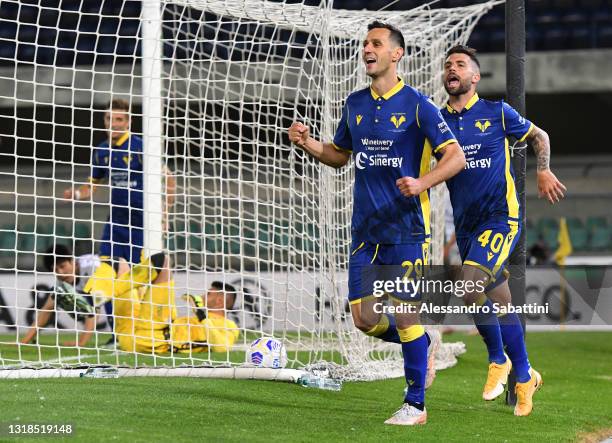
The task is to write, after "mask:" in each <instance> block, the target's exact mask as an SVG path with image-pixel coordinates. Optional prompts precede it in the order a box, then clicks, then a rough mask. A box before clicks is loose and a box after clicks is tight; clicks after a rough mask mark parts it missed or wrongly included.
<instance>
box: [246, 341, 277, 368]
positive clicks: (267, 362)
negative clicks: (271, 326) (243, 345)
mask: <svg viewBox="0 0 612 443" xmlns="http://www.w3.org/2000/svg"><path fill="white" fill-rule="evenodd" d="M246 362H247V363H248V364H249V365H252V366H257V367H259V368H274V369H280V368H284V367H285V366H286V365H287V350H286V349H285V345H283V342H281V341H280V340H277V339H275V338H270V337H262V338H258V339H257V340H255V341H254V342H253V343H251V346H249V349H248V350H247V353H246Z"/></svg>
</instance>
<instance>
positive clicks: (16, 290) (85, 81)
mask: <svg viewBox="0 0 612 443" xmlns="http://www.w3.org/2000/svg"><path fill="white" fill-rule="evenodd" d="M92 3H95V2H92ZM129 3H130V2H124V3H121V2H115V5H114V6H113V4H112V2H107V3H101V4H100V5H98V6H97V9H96V7H93V6H92V7H90V8H91V9H87V7H86V6H81V7H80V9H78V8H77V9H75V10H72V11H65V10H63V9H61V8H45V12H44V19H43V8H42V6H41V5H36V4H33V5H30V6H27V7H26V6H23V5H20V4H19V3H18V2H12V1H7V0H1V1H0V10H4V9H10V8H6V7H7V6H10V7H11V8H12V7H15V8H16V9H17V22H18V23H19V26H20V27H30V28H31V30H32V32H33V35H34V40H33V41H32V42H30V43H29V44H27V45H25V46H24V47H28V48H33V50H34V54H33V55H31V56H30V58H29V59H28V60H29V61H28V62H27V63H19V64H18V63H12V65H11V64H10V63H9V62H11V61H12V60H10V58H9V57H5V56H4V55H1V54H0V57H2V59H1V60H2V61H3V63H4V64H5V65H6V66H5V67H4V68H2V70H1V71H0V72H1V74H0V78H2V80H3V81H5V82H6V83H7V85H9V86H5V87H3V88H2V96H1V97H0V99H2V100H3V102H4V104H5V109H8V110H9V111H8V112H5V116H4V118H5V119H9V120H10V121H12V123H13V128H14V130H13V131H11V132H10V133H5V138H8V139H10V140H11V145H12V152H9V153H8V154H5V158H7V159H8V161H7V162H4V163H3V166H2V168H3V171H2V172H1V174H2V181H1V183H2V193H3V199H4V200H3V202H4V204H3V206H2V209H1V211H2V217H3V219H5V217H6V220H7V225H5V226H4V227H3V228H2V229H3V244H2V253H3V255H2V267H3V270H4V271H5V273H4V274H3V276H2V290H3V291H4V292H6V293H10V294H12V295H9V296H8V297H7V296H5V298H4V299H3V300H0V301H2V302H3V303H2V305H3V306H2V308H3V309H5V311H7V312H10V314H11V316H10V321H11V322H12V323H10V324H8V326H9V327H12V328H16V329H12V330H11V331H9V332H8V333H5V334H3V335H1V336H0V339H1V342H0V345H2V346H1V348H0V367H2V368H5V369H6V368H18V367H43V366H44V367H68V366H71V365H82V364H102V363H106V364H114V365H121V366H143V365H149V366H171V367H176V366H181V365H190V366H201V365H207V366H217V365H218V366H227V365H238V364H241V363H242V362H243V351H244V349H245V348H247V347H248V345H249V344H250V343H251V341H252V340H253V339H255V338H257V337H259V336H262V335H265V336H274V337H276V338H279V339H281V340H283V342H284V343H285V345H286V347H287V349H288V351H289V359H290V365H292V366H293V367H303V366H306V365H318V366H317V367H321V365H322V363H321V362H322V361H324V362H332V364H327V367H336V368H342V370H337V369H336V370H335V372H334V373H335V374H339V376H341V378H343V379H351V380H369V379H376V378H382V377H389V376H397V375H401V373H402V372H401V371H402V369H401V354H400V349H399V347H398V346H393V345H388V344H384V343H380V342H377V341H374V340H373V339H371V338H368V337H366V336H364V335H363V334H361V333H360V332H359V331H357V330H356V329H355V328H354V327H353V325H352V321H351V319H350V312H349V309H348V305H347V302H346V292H347V288H346V287H347V264H348V256H349V246H350V217H351V205H352V193H351V190H352V182H353V170H352V167H344V168H342V169H339V170H336V169H332V168H328V167H325V166H322V165H321V164H319V163H317V162H316V161H315V160H313V159H312V158H310V157H309V156H308V155H306V154H304V153H303V152H302V151H300V150H297V149H294V148H293V147H292V146H291V145H290V143H289V142H288V139H287V137H286V128H287V127H288V126H289V125H290V123H291V122H292V121H296V120H297V121H302V122H304V123H306V124H307V125H308V126H309V127H310V128H311V133H312V135H313V136H314V137H315V138H317V139H323V140H331V138H332V137H333V135H334V132H335V125H336V123H337V121H338V120H339V119H340V114H341V110H342V104H343V101H344V99H345V98H346V97H347V95H348V94H349V93H350V92H352V91H354V90H357V89H360V88H363V87H365V86H366V85H367V84H368V79H367V77H366V76H365V72H364V69H363V66H362V62H361V58H360V57H361V56H360V54H361V52H360V51H361V41H362V40H363V37H364V36H365V32H366V26H367V23H369V22H371V21H373V20H375V19H380V20H383V21H386V22H389V23H392V24H394V25H396V26H397V27H398V28H400V29H401V30H402V32H403V33H404V36H405V40H406V44H407V55H406V56H405V57H403V59H402V61H401V63H400V67H399V71H400V73H401V75H402V77H403V79H404V80H405V82H406V83H407V84H409V85H411V86H413V87H415V88H417V89H419V90H421V91H423V92H425V93H427V94H428V95H430V96H431V97H432V99H433V100H434V101H435V102H436V103H437V104H441V103H442V101H443V100H444V97H445V93H444V90H443V88H442V84H441V78H440V75H441V71H442V65H443V60H444V54H445V52H446V51H447V50H448V49H449V48H450V47H452V46H454V45H456V44H465V43H466V42H467V39H468V37H469V35H470V32H471V31H472V29H473V27H474V25H475V24H476V22H477V21H478V19H479V18H480V17H481V16H482V15H483V14H485V13H486V12H487V11H488V10H489V9H491V8H492V7H493V6H494V5H495V4H496V2H485V3H481V4H477V5H472V6H467V7H461V8H454V9H432V8H430V7H429V6H427V5H426V6H423V7H419V8H417V9H413V10H409V11H378V12H376V11H367V12H364V11H344V10H336V9H333V8H332V7H331V4H329V3H326V2H323V3H322V4H321V5H319V6H307V5H305V4H303V3H284V2H271V1H261V0H241V1H235V0H233V1H226V0H219V1H182V2H180V1H175V2H160V3H159V6H160V8H161V21H160V22H159V23H155V24H154V25H155V26H154V28H155V29H157V34H156V35H157V37H156V42H155V44H156V46H155V48H156V49H155V50H154V51H153V54H154V55H153V58H154V61H160V62H161V78H160V80H161V86H160V87H159V88H158V89H156V88H155V87H154V86H153V87H152V86H151V85H152V84H153V85H154V83H152V82H150V81H149V80H150V79H151V75H152V74H151V73H152V72H155V71H151V69H152V65H151V64H150V63H149V62H150V60H149V61H143V62H141V59H140V51H141V45H142V44H146V42H144V41H143V40H142V36H141V30H142V21H141V20H140V19H139V18H138V16H137V15H136V14H131V15H130V11H131V9H130V8H128V6H129ZM144 3H147V4H148V3H151V2H144ZM156 3H157V2H155V4H156ZM117 5H121V7H119V6H117ZM30 7H32V8H35V9H36V11H37V12H36V14H37V15H35V17H34V19H32V20H30V22H27V23H26V24H23V23H20V22H19V20H21V19H22V16H23V17H25V16H27V14H26V13H25V12H24V11H26V10H27V11H29V9H28V8H30ZM105 8H106V9H105ZM54 11H55V12H56V13H57V19H56V20H55V21H53V20H51V19H49V18H48V16H47V14H49V13H53V12H54ZM64 18H65V20H63V19H64ZM68 18H70V19H71V20H73V21H74V20H76V25H74V26H73V27H72V28H66V29H63V27H66V26H68V25H67V24H66V23H69V20H68ZM24 20H25V19H24ZM0 21H2V25H3V26H4V24H6V23H8V21H7V20H6V19H4V18H0ZM48 22H49V23H48ZM87 23H89V25H87V26H89V28H87V26H86V24H87ZM51 31H53V32H55V35H57V36H58V37H57V38H56V39H55V40H52V39H45V38H44V37H45V36H46V35H48V34H49V35H50V33H51ZM15 32H16V33H17V34H15V35H16V36H17V37H19V38H21V37H20V36H21V31H19V30H17V31H15ZM62 32H66V33H68V34H69V35H68V34H66V35H68V37H66V36H64V37H62V38H60V36H59V34H60V33H62ZM65 37H66V38H65ZM68 41H70V42H72V46H71V47H70V44H67V43H66V42H68ZM66 46H68V47H66ZM19 47H20V48H21V47H22V45H21V44H20V46H19ZM45 54H47V55H46V57H47V59H44V56H45ZM49 54H52V55H49ZM153 75H154V74H153ZM117 96H120V97H123V98H127V99H129V100H130V101H131V102H132V105H133V109H134V121H133V125H132V131H133V132H136V133H137V132H138V131H139V129H140V128H141V127H143V126H144V127H148V126H147V124H146V123H147V119H148V118H150V115H148V114H147V113H146V112H145V113H141V107H140V103H141V102H142V101H143V100H146V99H150V98H151V97H154V98H158V99H160V100H161V102H162V105H163V107H162V118H161V123H162V129H161V133H162V137H161V141H162V143H161V149H160V151H159V153H156V152H155V151H150V152H149V148H148V147H147V146H145V148H144V157H145V158H147V156H157V157H160V156H161V158H162V160H163V162H164V163H165V166H166V168H167V169H168V173H169V174H170V175H171V176H172V177H173V178H174V179H175V180H176V191H173V192H172V195H171V196H168V195H166V199H165V200H164V199H162V198H161V197H160V196H159V195H158V196H152V197H151V196H148V197H146V198H148V199H149V201H150V202H153V203H152V204H151V206H150V207H149V209H148V211H149V212H155V213H157V214H158V215H159V213H163V223H162V225H161V227H158V228H155V227H153V228H151V230H150V231H151V232H148V233H147V235H148V236H157V237H159V238H162V239H163V245H164V248H165V249H166V250H168V251H169V252H170V256H171V259H172V263H173V272H174V278H175V280H176V284H175V288H176V294H177V297H176V308H177V309H178V311H179V314H180V313H183V314H185V315H189V309H188V307H187V305H186V302H185V301H184V300H183V298H181V297H179V296H178V295H181V294H183V293H198V292H199V293H202V292H203V291H204V289H205V288H206V287H208V285H209V284H210V282H211V281H213V280H220V281H223V282H227V283H231V284H234V285H235V286H236V287H237V288H238V289H239V291H238V297H237V300H236V303H235V305H234V306H233V308H232V309H231V310H228V312H227V316H228V318H231V319H232V320H233V321H235V322H236V324H237V325H238V328H239V330H240V335H239V338H238V342H237V344H236V345H235V346H234V347H233V348H232V349H231V350H225V352H212V351H211V350H210V349H209V350H207V351H206V352H202V353H193V354H187V355H185V354H180V355H179V354H175V353H172V352H169V353H165V354H161V355H156V354H153V353H137V352H136V353H134V352H131V353H125V352H121V351H117V350H116V349H106V348H104V347H103V346H102V345H103V341H104V338H105V337H104V335H103V334H102V332H100V331H97V332H96V333H95V334H94V339H93V340H92V341H91V342H90V343H89V344H88V345H86V346H85V347H82V348H79V349H77V350H75V349H74V348H70V347H68V346H65V345H64V343H63V340H64V338H65V336H66V333H68V334H72V336H74V331H76V330H77V329H79V328H82V326H79V325H78V324H77V322H76V321H75V320H73V319H71V318H69V317H67V316H66V315H65V314H62V313H58V314H57V315H56V316H55V317H54V319H53V320H52V322H51V323H50V324H49V325H48V326H47V327H46V328H43V329H41V335H40V337H42V338H40V340H39V343H38V344H28V345H20V346H18V347H14V346H13V347H12V348H11V349H10V350H8V349H7V348H6V346H5V345H7V344H13V345H14V344H15V343H16V342H17V341H18V336H19V335H23V333H24V331H26V330H27V324H28V322H29V321H31V319H32V315H33V313H34V311H35V309H34V306H31V304H32V303H31V299H30V298H29V296H28V295H30V294H29V293H30V292H31V289H30V288H32V287H37V286H38V287H40V289H39V291H38V292H36V291H34V292H35V296H40V295H41V294H42V295H44V293H45V291H51V290H52V289H51V288H52V285H53V276H52V275H51V274H49V273H46V272H43V271H42V269H41V268H40V264H39V263H38V262H37V261H36V257H37V255H36V253H40V252H41V251H43V250H44V248H45V246H46V245H48V244H50V243H51V242H52V241H57V240H65V242H67V243H70V244H71V245H72V246H73V248H74V249H75V250H76V251H77V252H95V251H96V248H97V246H96V243H95V242H94V240H95V239H97V238H99V236H100V234H101V230H102V229H103V226H104V223H105V220H106V214H107V213H108V208H109V204H110V201H109V198H108V196H107V195H106V194H105V193H104V190H103V192H102V193H101V195H102V196H101V197H97V199H96V201H94V202H88V203H76V202H74V201H67V200H64V199H63V198H62V197H61V194H62V190H63V188H64V187H66V186H74V185H79V184H82V183H86V182H87V179H88V176H89V174H90V165H89V157H88V155H87V153H88V152H89V149H91V147H92V146H94V145H95V144H96V143H97V142H98V141H99V139H100V137H98V135H97V134H98V133H97V132H96V131H94V128H96V127H99V126H100V125H99V122H98V120H96V118H95V115H96V114H95V113H94V111H96V110H100V109H102V108H103V106H105V104H106V103H107V101H108V99H109V98H111V97H117ZM38 114H41V115H42V117H40V116H39V115H38ZM61 118H65V121H62V120H61ZM37 119H39V120H40V122H39V123H40V125H41V126H40V129H38V128H39V127H38V126H36V125H35V124H34V123H35V122H36V121H37ZM45 119H46V120H45ZM28 125H29V126H28ZM28 127H32V128H36V129H37V130H33V131H27V130H26V129H24V128H28ZM45 131H46V132H45ZM50 140H52V143H54V144H53V145H52V146H50V144H49V143H50ZM24 146H28V147H30V148H33V149H32V150H31V151H30V152H29V153H26V151H27V149H28V148H27V147H25V148H24ZM49 150H51V153H50V154H46V155H48V158H41V156H40V153H43V152H47V151H49ZM79 150H84V151H86V154H83V153H80V154H79ZM145 163H146V162H145ZM7 165H8V166H7ZM145 166H146V165H145ZM145 173H146V174H149V176H150V175H151V174H154V175H155V176H156V177H157V178H159V179H161V180H163V179H164V176H165V174H164V173H163V172H161V171H159V170H158V171H154V170H153V171H151V170H150V171H146V172H145ZM145 193H146V189H145ZM439 194H440V190H439V189H433V190H432V202H433V203H432V233H433V241H432V251H431V257H432V262H433V263H441V261H442V257H441V254H442V238H443V222H444V216H443V212H444V210H443V203H442V199H441V198H438V195H439ZM12 195H14V196H15V198H14V199H13V197H11V196H12ZM156 198H157V200H155V199H156ZM156 202H157V203H156ZM39 208H40V209H39ZM146 217H147V214H145V218H146ZM10 220H12V224H11V226H9V225H8V223H9V221H10ZM79 228H81V229H82V232H79V233H77V230H78V229H79ZM156 229H157V230H156ZM11 235H12V236H13V237H11ZM19 236H22V237H23V236H27V237H28V239H33V242H34V243H33V244H31V245H28V246H27V248H26V247H25V246H24V245H25V242H24V241H22V240H21V238H18V237H19ZM9 237H11V239H9V240H6V239H7V238H9ZM43 285H44V286H43ZM30 296H31V295H30ZM173 302H174V301H173V300H172V301H169V302H168V303H169V304H173ZM39 307H40V306H39ZM103 317H104V315H103V314H102V313H100V315H99V316H98V323H99V330H102V327H103ZM5 323H7V322H5ZM107 329H108V328H107ZM45 332H46V334H44V333H45ZM461 351H462V348H461V345H449V344H445V345H444V346H443V347H442V351H441V353H440V359H439V363H438V366H439V367H444V366H448V365H450V364H452V361H453V359H454V356H455V355H456V354H458V353H460V352H461ZM311 367H312V366H311Z"/></svg>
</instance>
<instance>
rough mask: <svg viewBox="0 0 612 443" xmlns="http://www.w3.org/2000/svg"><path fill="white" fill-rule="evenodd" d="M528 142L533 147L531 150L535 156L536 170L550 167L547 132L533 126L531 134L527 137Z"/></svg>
mask: <svg viewBox="0 0 612 443" xmlns="http://www.w3.org/2000/svg"><path fill="white" fill-rule="evenodd" d="M527 141H528V142H529V144H530V145H531V146H532V147H533V150H534V152H535V154H536V158H537V164H538V166H537V170H538V171H545V170H547V169H549V168H550V139H549V138H548V134H547V133H546V132H545V131H543V130H541V129H540V128H538V127H537V126H536V127H535V128H533V131H532V132H531V134H529V137H528V138H527Z"/></svg>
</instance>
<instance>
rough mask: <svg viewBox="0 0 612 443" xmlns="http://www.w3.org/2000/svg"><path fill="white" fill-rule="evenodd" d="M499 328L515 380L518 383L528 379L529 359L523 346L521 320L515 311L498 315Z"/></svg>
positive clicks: (529, 376) (523, 338)
mask: <svg viewBox="0 0 612 443" xmlns="http://www.w3.org/2000/svg"><path fill="white" fill-rule="evenodd" d="M499 328H500V330H501V335H502V338H503V342H504V345H506V352H507V353H508V357H510V360H511V361H512V367H513V368H514V372H515V373H516V380H517V381H518V382H519V383H525V382H527V381H529V379H530V378H531V375H530V374H529V369H530V368H531V366H530V365H529V359H528V357H527V348H526V346H525V336H524V334H523V327H522V326H521V320H520V318H519V316H518V315H517V314H516V312H511V313H508V314H506V315H503V316H501V317H499Z"/></svg>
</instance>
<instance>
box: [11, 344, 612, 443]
mask: <svg viewBox="0 0 612 443" xmlns="http://www.w3.org/2000/svg"><path fill="white" fill-rule="evenodd" d="M445 340H446V341H455V340H462V341H464V342H465V343H466V345H467V349H468V351H467V353H466V354H464V355H462V356H461V357H460V359H459V364H458V365H457V366H456V367H454V368H451V369H448V370H445V371H442V372H440V373H439V374H438V377H437V379H436V381H435V383H434V385H433V387H432V388H431V389H430V390H429V391H428V393H427V409H428V414H429V419H428V423H427V425H426V426H421V427H417V428H404V427H393V426H387V425H383V421H384V420H385V419H387V418H388V417H389V416H390V415H391V414H392V413H393V412H394V411H395V409H396V408H398V407H399V406H400V405H401V402H402V389H403V386H404V383H403V381H402V379H393V380H385V381H379V382H369V383H345V384H344V387H343V389H342V391H341V392H329V391H321V390H317V389H308V388H302V387H300V386H297V385H292V384H286V383H274V382H263V381H261V382H260V381H238V380H205V379H187V378H122V379H114V380H103V379H46V380H4V381H0V392H1V393H2V395H1V401H2V411H3V412H2V418H1V419H0V423H2V425H3V427H4V428H5V429H2V430H0V441H20V442H21V441H29V440H31V441H40V438H31V439H28V438H24V437H23V436H22V437H19V438H18V439H13V438H10V437H8V436H7V435H6V427H7V425H8V424H11V423H13V424H14V423H58V424H60V423H71V424H72V425H73V426H74V427H75V434H74V436H72V437H68V438H66V441H88V442H93V441H126V442H137V441H142V442H151V441H156V442H164V441H168V442H170V441H171V442H184V441H207V442H208V441H223V442H225V441H236V442H245V441H246V442H257V441H261V442H264V441H266V442H267V441H290V442H313V441H360V442H361V441H373V442H374V441H375V442H380V441H419V442H420V441H431V442H440V441H451V442H452V441H470V442H478V441H482V442H504V441H507V442H530V441H537V442H538V443H542V442H561V441H576V440H577V439H578V437H579V436H580V435H582V434H584V433H587V432H593V431H596V430H601V429H612V359H611V356H612V333H605V332H547V333H535V332H533V333H529V334H528V347H529V352H530V360H531V362H532V363H533V365H534V367H536V368H537V369H538V370H539V371H540V372H541V373H542V375H543V378H544V385H543V389H542V390H541V391H540V392H538V394H536V402H535V409H534V412H533V414H532V415H531V416H530V417H521V418H519V417H514V416H513V415H512V409H511V408H510V407H508V406H506V405H505V404H504V402H503V401H502V400H498V401H495V402H490V403H486V402H484V401H482V400H481V397H480V395H481V388H482V384H483V383H484V378H485V376H486V355H485V349H484V345H483V344H482V343H481V341H480V338H479V337H471V336H465V335H462V334H455V335H451V336H445ZM50 440H51V441H52V440H53V439H52V438H44V441H50Z"/></svg>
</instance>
